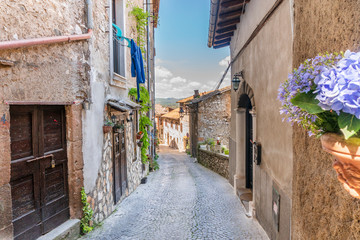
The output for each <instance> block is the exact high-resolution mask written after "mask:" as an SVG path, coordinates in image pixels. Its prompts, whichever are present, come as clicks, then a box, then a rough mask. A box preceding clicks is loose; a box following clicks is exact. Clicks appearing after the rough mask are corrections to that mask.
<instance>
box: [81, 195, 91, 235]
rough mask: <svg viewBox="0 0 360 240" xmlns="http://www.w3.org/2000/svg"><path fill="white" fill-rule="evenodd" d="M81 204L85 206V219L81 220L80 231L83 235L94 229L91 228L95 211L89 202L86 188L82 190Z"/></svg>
mask: <svg viewBox="0 0 360 240" xmlns="http://www.w3.org/2000/svg"><path fill="white" fill-rule="evenodd" d="M81 202H82V204H83V208H82V210H83V217H82V218H81V220H80V229H81V234H86V233H88V232H90V231H92V230H93V227H91V226H90V222H91V220H92V216H93V210H92V209H91V207H90V204H89V203H88V202H87V196H86V193H85V190H84V188H82V189H81Z"/></svg>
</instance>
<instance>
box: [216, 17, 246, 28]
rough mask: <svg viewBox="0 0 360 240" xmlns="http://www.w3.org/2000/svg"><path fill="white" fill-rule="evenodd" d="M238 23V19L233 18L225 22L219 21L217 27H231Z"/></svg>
mask: <svg viewBox="0 0 360 240" xmlns="http://www.w3.org/2000/svg"><path fill="white" fill-rule="evenodd" d="M239 22H240V18H234V19H230V20H227V21H222V22H221V21H220V22H219V23H218V24H217V25H218V26H219V27H228V26H231V25H234V24H235V25H236V24H237V23H239Z"/></svg>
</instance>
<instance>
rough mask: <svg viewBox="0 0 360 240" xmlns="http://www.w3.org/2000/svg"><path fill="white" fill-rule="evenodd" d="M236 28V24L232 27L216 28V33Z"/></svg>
mask: <svg viewBox="0 0 360 240" xmlns="http://www.w3.org/2000/svg"><path fill="white" fill-rule="evenodd" d="M235 30H236V25H232V26H230V27H225V28H220V29H219V30H216V33H227V32H232V31H235Z"/></svg>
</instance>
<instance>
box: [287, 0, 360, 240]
mask: <svg viewBox="0 0 360 240" xmlns="http://www.w3.org/2000/svg"><path fill="white" fill-rule="evenodd" d="M294 14H295V28H294V29H295V33H294V59H293V67H294V68H295V67H298V66H299V64H300V63H301V62H303V61H304V60H306V59H307V58H311V57H314V56H316V54H318V53H323V52H325V51H328V52H334V51H336V52H339V51H345V50H347V49H350V50H352V51H359V50H360V1H359V0H347V1H330V0H314V1H310V0H294ZM293 133H294V135H293V142H294V179H293V195H292V198H293V200H292V238H293V239H359V238H360V223H359V219H360V202H359V200H357V199H354V198H352V197H351V196H350V195H349V194H348V193H347V192H346V191H345V190H344V189H343V188H342V185H341V183H340V182H338V180H337V177H336V173H335V171H334V170H333V169H332V161H333V160H332V157H331V155H330V154H327V153H325V152H324V151H323V150H322V149H321V143H320V140H319V139H316V138H315V137H308V136H307V134H306V132H305V131H304V130H303V129H301V128H300V127H298V126H294V128H293Z"/></svg>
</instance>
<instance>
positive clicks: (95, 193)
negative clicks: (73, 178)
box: [88, 108, 149, 223]
mask: <svg viewBox="0 0 360 240" xmlns="http://www.w3.org/2000/svg"><path fill="white" fill-rule="evenodd" d="M107 109H108V110H109V108H107ZM112 111H113V110H112ZM112 113H113V112H112ZM117 113H119V112H117ZM110 115H111V114H109V115H108V118H110ZM134 131H136V130H135V129H134V128H133V124H132V122H126V121H125V144H126V162H127V189H126V193H125V194H124V195H123V196H122V197H121V198H120V200H119V202H121V201H122V200H123V199H124V198H125V197H126V196H128V195H129V194H131V193H132V192H133V191H134V190H135V189H136V188H137V187H138V186H139V184H140V182H141V179H142V178H143V177H145V176H146V175H147V173H148V171H149V168H148V164H146V165H145V168H144V169H143V164H142V162H141V156H140V147H138V146H137V145H135V143H134ZM103 146H104V147H103V155H102V161H101V167H100V169H99V172H98V175H97V178H96V185H95V187H94V188H93V189H92V191H91V192H90V193H89V194H88V202H89V203H90V206H91V207H92V209H93V211H94V216H93V217H94V218H93V219H94V221H95V222H96V223H98V222H101V221H103V220H104V219H105V218H107V217H108V216H109V215H110V214H111V213H112V212H113V211H114V209H115V206H116V205H115V203H114V175H113V173H114V168H113V167H114V153H113V151H114V148H113V147H114V146H113V134H112V133H104V144H103ZM135 148H136V151H135Z"/></svg>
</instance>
